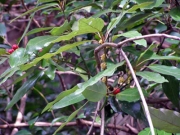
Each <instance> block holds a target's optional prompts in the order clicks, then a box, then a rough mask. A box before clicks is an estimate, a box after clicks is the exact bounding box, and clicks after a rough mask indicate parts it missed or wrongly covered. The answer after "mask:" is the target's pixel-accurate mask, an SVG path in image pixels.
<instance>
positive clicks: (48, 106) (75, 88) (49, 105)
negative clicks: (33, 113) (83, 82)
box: [42, 86, 78, 113]
mask: <svg viewBox="0 0 180 135" xmlns="http://www.w3.org/2000/svg"><path fill="white" fill-rule="evenodd" d="M77 89H78V86H75V87H73V88H72V89H69V90H66V91H63V92H61V93H60V94H59V95H58V96H57V97H56V99H55V100H54V101H52V102H50V103H48V104H47V105H46V107H45V108H44V109H43V111H42V113H44V112H45V111H47V110H50V109H51V108H52V107H53V105H54V104H55V103H57V102H58V101H60V100H61V99H63V98H64V97H66V96H68V95H70V94H71V93H74V92H75V91H76V90H77Z"/></svg>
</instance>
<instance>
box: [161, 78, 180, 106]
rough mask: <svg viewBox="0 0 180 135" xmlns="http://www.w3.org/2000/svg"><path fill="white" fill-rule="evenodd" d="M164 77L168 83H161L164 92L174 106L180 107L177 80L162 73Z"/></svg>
mask: <svg viewBox="0 0 180 135" xmlns="http://www.w3.org/2000/svg"><path fill="white" fill-rule="evenodd" d="M164 77H165V78H166V79H167V80H168V83H167V82H166V83H163V84H162V88H163V91H164V93H165V94H166V96H167V97H168V98H169V99H170V100H171V101H172V103H173V104H174V105H175V106H176V107H178V108H180V106H179V81H178V80H177V79H176V78H175V77H173V76H168V75H164Z"/></svg>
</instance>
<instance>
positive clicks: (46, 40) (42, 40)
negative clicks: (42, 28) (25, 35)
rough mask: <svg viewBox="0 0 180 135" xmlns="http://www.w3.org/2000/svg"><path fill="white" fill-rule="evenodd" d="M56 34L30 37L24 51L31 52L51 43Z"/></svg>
mask: <svg viewBox="0 0 180 135" xmlns="http://www.w3.org/2000/svg"><path fill="white" fill-rule="evenodd" d="M57 38H58V36H48V35H47V36H39V37H36V38H33V39H31V40H30V41H29V42H28V44H27V46H26V53H28V54H32V53H34V52H36V51H38V50H40V49H42V48H44V47H47V46H48V45H50V44H51V42H52V41H54V40H55V39H57Z"/></svg>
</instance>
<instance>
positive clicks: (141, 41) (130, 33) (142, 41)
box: [113, 31, 147, 47]
mask: <svg viewBox="0 0 180 135" xmlns="http://www.w3.org/2000/svg"><path fill="white" fill-rule="evenodd" d="M141 35H142V34H141V33H139V32H137V31H128V32H125V33H122V34H119V35H115V36H113V40H116V39H117V38H118V37H122V36H123V37H127V38H133V37H137V36H141ZM134 42H135V43H136V44H138V45H142V46H144V47H146V46H147V42H146V40H145V39H139V40H134Z"/></svg>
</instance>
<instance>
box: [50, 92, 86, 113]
mask: <svg viewBox="0 0 180 135" xmlns="http://www.w3.org/2000/svg"><path fill="white" fill-rule="evenodd" d="M70 95H71V98H69V99H68V98H66V97H64V98H63V99H61V100H60V101H59V102H57V103H55V104H54V105H53V107H52V109H53V110H54V109H59V108H63V107H66V106H69V105H72V104H75V103H78V102H80V101H82V100H84V99H85V97H84V96H83V95H82V93H80V94H76V92H74V93H72V94H70ZM70 95H68V96H70ZM68 96H67V97H68Z"/></svg>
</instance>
